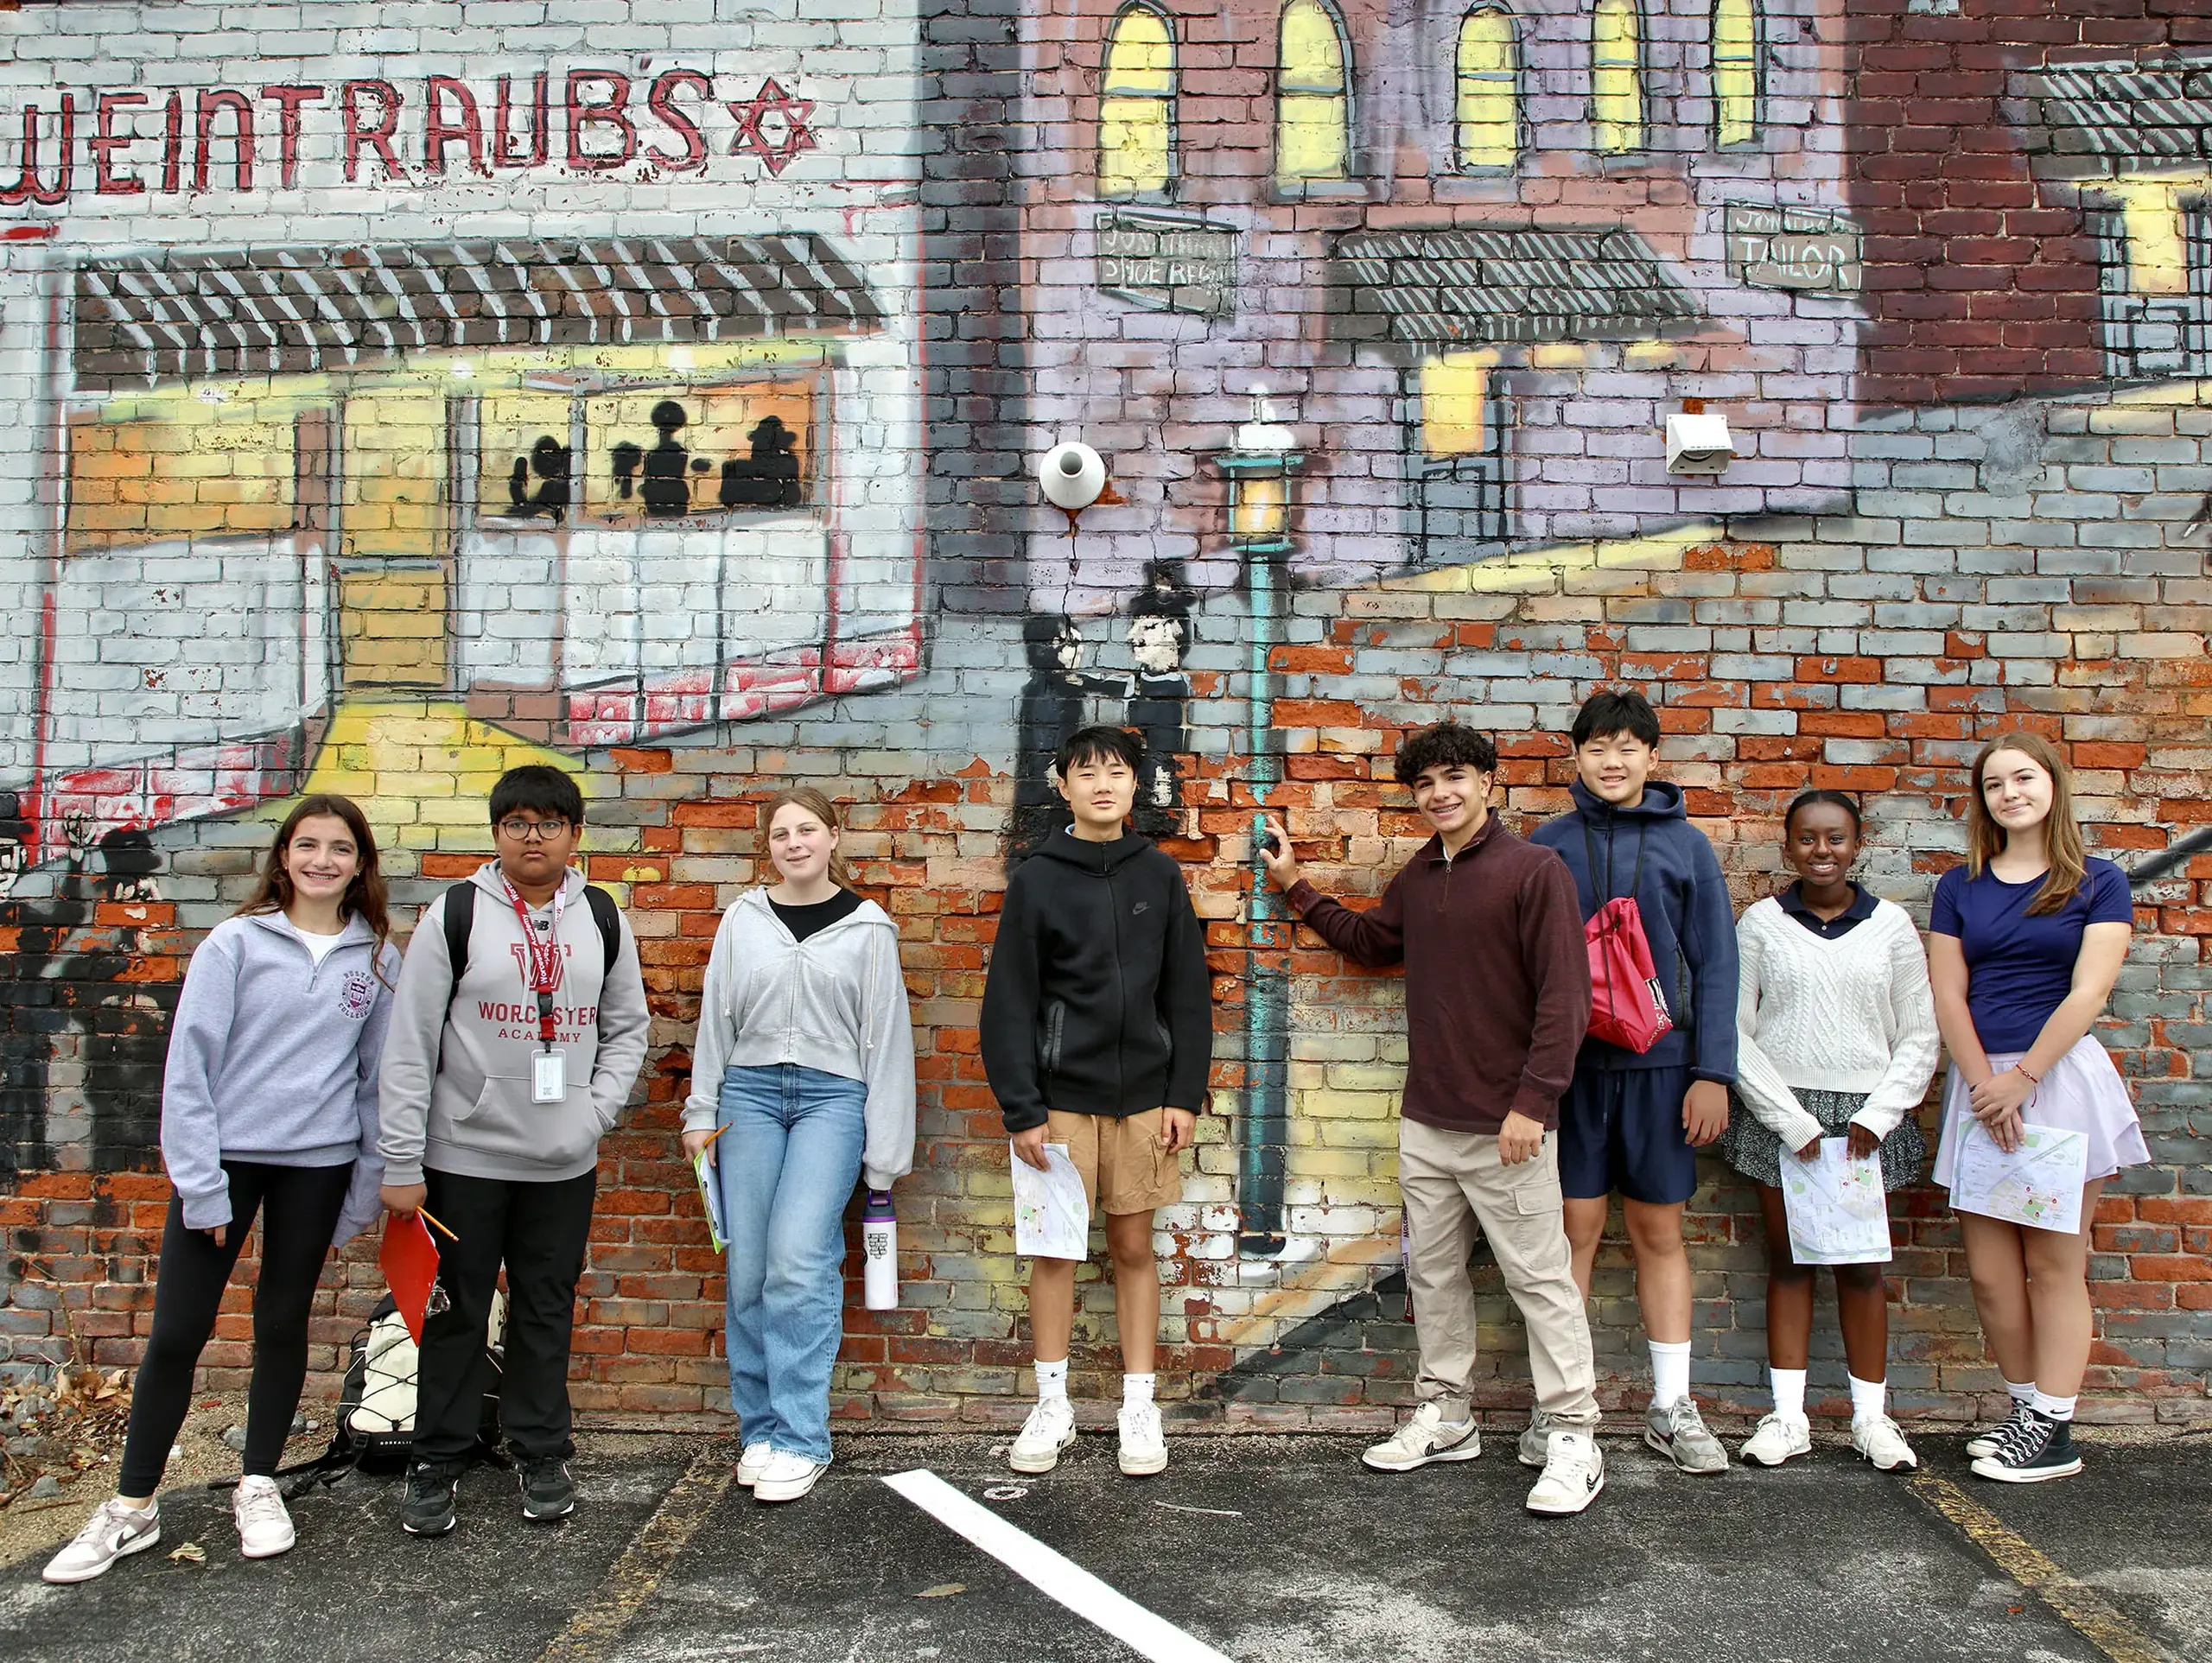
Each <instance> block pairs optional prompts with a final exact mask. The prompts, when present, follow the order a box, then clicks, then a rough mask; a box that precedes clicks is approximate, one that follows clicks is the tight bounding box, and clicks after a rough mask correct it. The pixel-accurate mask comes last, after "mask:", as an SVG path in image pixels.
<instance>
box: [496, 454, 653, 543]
mask: <svg viewBox="0 0 2212 1663" xmlns="http://www.w3.org/2000/svg"><path fill="white" fill-rule="evenodd" d="M570 460H572V458H571V453H570V451H569V447H567V446H566V445H564V444H563V443H562V442H561V441H559V440H557V439H556V438H555V437H553V435H551V434H550V433H549V434H547V435H544V436H543V437H542V438H541V439H539V440H538V441H537V443H536V444H534V445H532V446H531V447H530V454H529V455H528V456H526V457H524V456H518V457H516V458H515V467H514V472H513V473H511V474H509V475H508V476H507V505H508V506H507V513H508V516H509V517H511V518H513V519H523V520H527V519H535V518H536V517H537V516H538V515H540V514H543V515H545V516H547V517H550V519H551V520H552V522H553V524H556V525H558V524H561V523H562V522H563V521H564V520H566V519H567V518H568V517H569V463H570ZM617 467H618V470H619V467H620V464H619V463H618V465H617ZM531 473H536V474H537V477H538V479H539V480H540V481H542V483H541V484H540V485H539V486H538V487H537V490H536V491H534V492H533V491H532V490H531V488H530V476H531ZM618 477H619V474H618ZM622 494H623V495H624V496H628V495H629V494H630V492H629V489H628V486H627V485H626V484H625V485H624V486H623V490H622Z"/></svg>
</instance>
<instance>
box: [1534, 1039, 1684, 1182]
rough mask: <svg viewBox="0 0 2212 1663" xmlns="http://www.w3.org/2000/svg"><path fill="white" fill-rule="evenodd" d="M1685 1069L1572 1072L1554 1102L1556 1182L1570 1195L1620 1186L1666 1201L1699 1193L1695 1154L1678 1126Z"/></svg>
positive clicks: (1584, 1069) (1589, 1070)
mask: <svg viewBox="0 0 2212 1663" xmlns="http://www.w3.org/2000/svg"><path fill="white" fill-rule="evenodd" d="M1690 1082H1691V1076H1690V1071H1689V1070H1688V1069H1684V1068H1672V1069H1592V1068H1580V1069H1577V1070H1575V1071H1574V1083H1573V1085H1571V1086H1569V1087H1568V1088H1567V1095H1566V1096H1565V1097H1563V1098H1561V1099H1560V1105H1559V1183H1560V1191H1561V1192H1562V1193H1563V1194H1565V1195H1567V1196H1569V1197H1570V1198H1572V1199H1575V1200H1590V1199H1594V1198H1595V1197H1597V1196H1605V1195H1610V1194H1611V1193H1612V1192H1613V1191H1614V1190H1619V1191H1620V1192H1621V1193H1622V1194H1623V1195H1624V1196H1627V1197H1628V1198H1629V1199H1630V1200H1631V1201H1642V1202H1647V1203H1650V1204H1652V1205H1654V1206H1662V1207H1663V1206H1671V1205H1672V1204H1673V1203H1675V1202H1678V1201H1688V1199H1689V1198H1690V1197H1691V1196H1693V1195H1694V1194H1696V1193H1697V1152H1696V1151H1695V1150H1694V1149H1692V1148H1691V1147H1690V1146H1689V1140H1688V1138H1687V1137H1685V1136H1684V1134H1683V1132H1682V1098H1683V1096H1684V1095H1685V1094H1687V1093H1688V1090H1689V1089H1690Z"/></svg>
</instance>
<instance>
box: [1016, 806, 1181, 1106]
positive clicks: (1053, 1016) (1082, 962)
mask: <svg viewBox="0 0 2212 1663" xmlns="http://www.w3.org/2000/svg"><path fill="white" fill-rule="evenodd" d="M982 1049H983V1071H984V1073H985V1074H986V1075H987V1076H988V1077H989V1080H990V1082H991V1093H992V1095H994V1096H995V1097H996V1098H997V1099H998V1102H999V1109H1000V1112H1001V1114H1004V1115H1005V1117H1006V1129H1007V1131H1008V1132H1009V1133H1014V1132H1025V1131H1027V1130H1028V1129H1029V1128H1030V1127H1033V1126H1042V1125H1044V1124H1045V1118H1046V1112H1047V1111H1048V1110H1051V1109H1055V1108H1057V1109H1062V1110H1066V1111H1071V1112H1072V1113H1075V1114H1104V1115H1109V1116H1112V1117H1114V1118H1116V1119H1120V1118H1122V1117H1124V1116H1127V1115H1130V1114H1142V1113H1143V1112H1144V1111H1145V1110H1147V1109H1150V1108H1187V1109H1190V1110H1192V1111H1193V1112H1197V1111H1199V1110H1202V1109H1204V1108H1205V1103H1206V1076H1207V1075H1208V1072H1209V1071H1210V1070H1211V1065H1212V1062H1213V999H1212V991H1211V987H1210V986H1209V984H1208V981H1207V976H1206V953H1205V930H1204V929H1203V928H1202V927H1201V926H1200V925H1199V923H1198V914H1197V913H1196V912H1195V911H1193V910H1192V906H1191V892H1190V891H1189V890H1188V889H1187V888H1186V887H1185V885H1184V882H1183V869H1182V868H1181V867H1180V866H1177V865H1176V864H1175V861H1174V860H1173V857H1171V856H1169V855H1167V854H1163V853H1162V852H1161V851H1160V850H1159V849H1157V848H1155V847H1153V845H1152V844H1151V843H1150V842H1149V841H1147V840H1146V839H1144V838H1141V837H1137V836H1134V835H1124V836H1122V837H1119V838H1116V840H1115V841H1113V842H1111V843H1086V842H1084V841H1083V840H1082V839H1080V838H1078V837H1077V836H1075V835H1073V834H1072V833H1071V832H1070V831H1068V830H1066V829H1065V828H1063V829H1061V830H1059V831H1056V832H1054V833H1053V834H1052V835H1051V836H1050V837H1048V838H1047V839H1046V840H1045V842H1044V844H1043V846H1042V847H1039V849H1038V851H1037V853H1036V854H1033V855H1032V856H1031V857H1030V858H1029V859H1028V860H1025V861H1023V862H1022V863H1021V865H1020V866H1017V867H1016V868H1015V869H1014V875H1013V876H1012V877H1010V878H1009V879H1007V885H1006V903H1005V905H1004V907H1003V909H1002V910H1001V912H1000V914H999V934H998V943H997V944H996V945H995V947H993V948H992V949H991V968H990V972H989V974H988V975H987V976H986V977H985V978H984V980H983V1012H982Z"/></svg>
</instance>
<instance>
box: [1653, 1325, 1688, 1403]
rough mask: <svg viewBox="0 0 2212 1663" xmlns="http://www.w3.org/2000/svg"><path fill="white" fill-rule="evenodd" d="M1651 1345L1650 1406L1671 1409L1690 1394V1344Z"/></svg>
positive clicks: (1658, 1343)
mask: <svg viewBox="0 0 2212 1663" xmlns="http://www.w3.org/2000/svg"><path fill="white" fill-rule="evenodd" d="M1650 1345H1651V1406H1652V1407H1653V1408H1655V1409H1671V1408H1673V1407H1674V1406H1675V1405H1676V1404H1677V1403H1679V1402H1681V1400H1683V1399H1684V1398H1686V1397H1688V1395H1689V1394H1690V1342H1688V1340H1684V1341H1682V1342H1680V1343H1679V1344H1675V1345H1662V1344H1661V1343H1660V1342H1658V1341H1657V1340H1653V1341H1652V1342H1650Z"/></svg>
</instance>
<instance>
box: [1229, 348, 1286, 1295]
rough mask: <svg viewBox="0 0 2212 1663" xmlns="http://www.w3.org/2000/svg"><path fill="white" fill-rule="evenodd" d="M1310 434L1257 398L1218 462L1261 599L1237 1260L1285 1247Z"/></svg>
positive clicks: (1254, 610) (1250, 723)
mask: <svg viewBox="0 0 2212 1663" xmlns="http://www.w3.org/2000/svg"><path fill="white" fill-rule="evenodd" d="M1297 444H1298V436H1297V435H1296V434H1294V432H1292V430H1291V429H1290V428H1288V427H1287V426H1284V425H1282V424H1281V422H1277V421H1276V420H1275V418H1274V412H1273V410H1272V409H1270V408H1269V407H1268V393H1267V389H1266V388H1264V387H1258V388H1255V389H1254V390H1253V393H1252V419H1251V420H1250V421H1249V422H1246V423H1245V424H1244V425H1243V426H1242V427H1240V428H1237V429H1236V448H1235V449H1234V450H1231V451H1227V452H1224V454H1221V455H1219V456H1217V457H1216V458H1215V459H1214V460H1215V466H1216V467H1219V468H1220V470H1221V473H1222V477H1223V478H1224V479H1226V480H1227V481H1228V485H1229V540H1230V546H1231V547H1232V548H1234V549H1236V552H1237V554H1238V555H1239V556H1240V557H1241V558H1242V560H1243V565H1244V588H1245V593H1246V594H1247V595H1248V596H1249V600H1250V607H1251V624H1250V631H1249V639H1250V649H1251V659H1250V663H1249V669H1248V671H1247V680H1246V692H1245V700H1244V718H1245V728H1244V754H1245V757H1246V759H1247V765H1248V769H1249V773H1248V780H1249V788H1250V790H1251V793H1252V800H1253V803H1254V808H1253V813H1252V841H1253V848H1254V854H1253V866H1252V873H1251V895H1250V903H1249V910H1248V912H1247V918H1248V921H1249V922H1248V924H1247V927H1246V929H1247V934H1246V942H1247V946H1246V954H1245V962H1246V974H1245V981H1244V1112H1243V1114H1242V1115H1241V1116H1240V1117H1239V1121H1238V1125H1239V1129H1240V1130H1241V1132H1242V1133H1243V1145H1242V1146H1241V1147H1240V1149H1239V1150H1238V1152H1237V1181H1236V1200H1237V1216H1238V1227H1237V1251H1238V1252H1239V1253H1240V1254H1243V1255H1245V1256H1247V1257H1251V1258H1262V1257H1268V1256H1271V1255H1273V1254H1277V1253H1280V1252H1281V1250H1282V1246H1283V1239H1284V1236H1283V1222H1284V1221H1283V1161H1284V1156H1285V1153H1286V1149H1287V1145H1288V1142H1289V1131H1290V1128H1289V1096H1290V1091H1289V1086H1290V1045H1289V1031H1290V975H1289V965H1288V962H1287V961H1288V957H1289V946H1290V935H1291V929H1292V925H1291V923H1290V920H1289V917H1288V911H1287V908H1286V907H1285V906H1284V904H1283V902H1282V899H1281V897H1280V896H1278V895H1276V894H1275V893H1274V891H1273V890H1271V889H1270V888H1268V884H1267V880H1266V879H1265V877H1264V875H1263V874H1262V872H1261V870H1260V866H1259V855H1258V848H1259V845H1260V842H1261V839H1262V829H1261V822H1262V819H1263V817H1264V815H1265V811H1266V810H1267V809H1268V808H1270V807H1275V806H1279V805H1276V804H1274V803H1272V801H1271V798H1272V795H1273V793H1274V790H1275V788H1276V787H1277V786H1278V785H1280V784H1281V782H1282V751H1281V740H1280V739H1278V738H1277V736H1276V734H1275V732H1274V691H1275V679H1274V649H1275V647H1276V646H1277V644H1279V643H1281V640H1282V637H1283V617H1284V613H1285V612H1286V610H1287V589H1288V585H1287V581H1286V578H1285V573H1284V571H1283V562H1284V557H1285V556H1286V555H1287V554H1288V553H1289V552H1290V549H1291V548H1292V542H1291V536H1290V505H1291V480H1292V477H1293V476H1294V474H1295V473H1297V472H1298V470H1299V468H1300V467H1301V466H1302V465H1303V464H1304V462H1305V460H1306V459H1305V457H1304V456H1303V455H1301V454H1300V453H1299V451H1298V449H1297Z"/></svg>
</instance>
